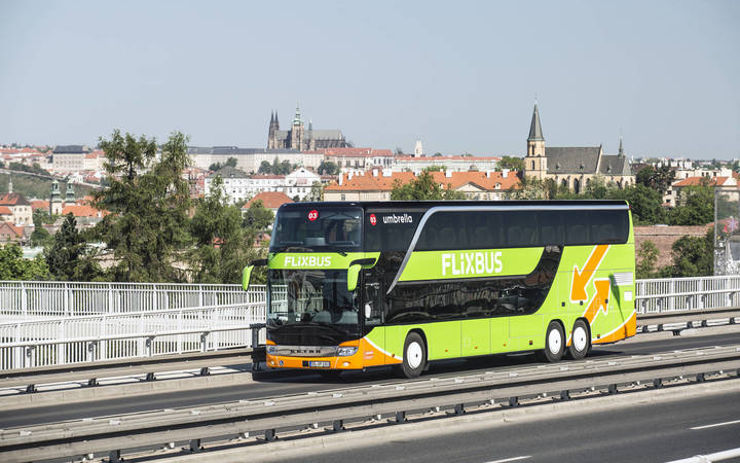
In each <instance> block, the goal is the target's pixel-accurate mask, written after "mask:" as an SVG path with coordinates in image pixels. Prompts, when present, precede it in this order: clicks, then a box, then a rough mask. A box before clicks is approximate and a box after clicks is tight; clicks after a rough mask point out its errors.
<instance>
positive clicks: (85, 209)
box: [62, 204, 108, 217]
mask: <svg viewBox="0 0 740 463" xmlns="http://www.w3.org/2000/svg"><path fill="white" fill-rule="evenodd" d="M70 213H71V214H72V215H73V216H75V217H102V216H104V215H106V214H108V212H107V211H99V210H98V209H95V208H94V207H92V206H88V205H86V204H82V205H80V204H69V205H66V206H64V208H63V209H62V215H67V214H70Z"/></svg>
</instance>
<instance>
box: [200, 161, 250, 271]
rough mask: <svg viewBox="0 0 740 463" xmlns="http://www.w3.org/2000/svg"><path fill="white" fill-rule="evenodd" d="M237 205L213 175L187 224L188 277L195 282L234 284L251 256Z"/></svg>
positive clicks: (219, 178) (220, 180)
mask: <svg viewBox="0 0 740 463" xmlns="http://www.w3.org/2000/svg"><path fill="white" fill-rule="evenodd" d="M241 221H242V218H241V213H240V210H239V208H238V207H236V206H235V205H230V204H228V198H227V197H226V195H225V193H224V191H223V180H222V179H221V177H218V176H217V177H216V178H215V179H214V181H213V183H212V188H211V191H210V193H209V195H208V196H207V197H205V198H204V199H202V200H201V201H199V202H198V205H197V207H196V210H195V214H194V215H193V220H192V221H191V223H190V231H191V235H192V237H193V240H194V247H193V248H191V250H190V252H189V262H190V269H191V279H192V280H193V281H195V282H198V283H237V282H239V279H240V275H241V271H242V269H243V268H244V267H245V266H246V265H247V263H248V262H249V260H250V256H252V254H253V253H252V250H251V245H250V243H249V242H248V240H247V237H246V234H245V230H244V229H243V228H242V226H241Z"/></svg>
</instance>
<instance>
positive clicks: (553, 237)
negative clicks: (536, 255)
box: [537, 211, 565, 246]
mask: <svg viewBox="0 0 740 463" xmlns="http://www.w3.org/2000/svg"><path fill="white" fill-rule="evenodd" d="M561 219H562V214H561V213H559V212H554V211H540V212H538V213H537V223H538V224H539V226H540V239H539V243H538V244H539V245H540V246H548V245H552V244H556V245H562V244H563V243H565V239H564V237H563V224H562V220H561Z"/></svg>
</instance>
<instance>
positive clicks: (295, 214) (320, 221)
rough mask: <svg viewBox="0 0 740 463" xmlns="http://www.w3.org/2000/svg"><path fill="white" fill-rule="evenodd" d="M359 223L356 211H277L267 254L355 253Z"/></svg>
mask: <svg viewBox="0 0 740 463" xmlns="http://www.w3.org/2000/svg"><path fill="white" fill-rule="evenodd" d="M361 221H362V209H360V208H317V209H314V208H310V207H309V208H306V209H305V210H301V209H298V210H294V209H291V210H281V211H280V212H278V215H277V219H276V221H275V227H274V228H273V231H272V239H271V241H270V250H271V251H272V252H281V251H299V252H300V251H314V250H322V249H324V250H347V251H356V250H358V249H359V248H360V246H361V244H362V243H361V240H362V227H361Z"/></svg>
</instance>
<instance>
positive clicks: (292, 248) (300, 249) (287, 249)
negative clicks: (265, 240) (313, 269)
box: [283, 246, 313, 252]
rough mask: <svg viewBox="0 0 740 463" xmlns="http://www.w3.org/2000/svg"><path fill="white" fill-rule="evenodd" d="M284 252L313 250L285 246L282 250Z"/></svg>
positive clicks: (310, 250) (303, 247) (311, 250)
mask: <svg viewBox="0 0 740 463" xmlns="http://www.w3.org/2000/svg"><path fill="white" fill-rule="evenodd" d="M283 251H285V252H313V249H311V248H307V247H305V246H286V247H285V248H283Z"/></svg>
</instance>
